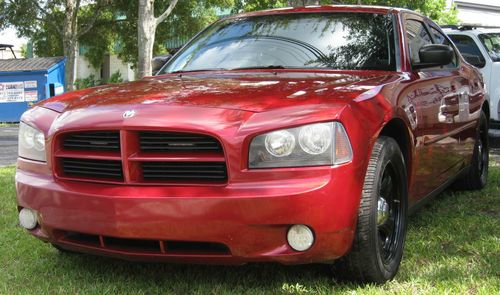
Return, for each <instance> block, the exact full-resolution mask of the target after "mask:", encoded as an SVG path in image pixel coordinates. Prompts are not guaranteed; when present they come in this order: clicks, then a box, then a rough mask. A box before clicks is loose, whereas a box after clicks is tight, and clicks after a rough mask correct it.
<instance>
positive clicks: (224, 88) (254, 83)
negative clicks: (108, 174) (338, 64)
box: [40, 72, 401, 113]
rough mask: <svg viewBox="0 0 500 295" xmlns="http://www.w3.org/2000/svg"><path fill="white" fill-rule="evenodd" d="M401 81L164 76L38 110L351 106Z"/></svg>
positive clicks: (349, 75) (390, 76)
mask: <svg viewBox="0 0 500 295" xmlns="http://www.w3.org/2000/svg"><path fill="white" fill-rule="evenodd" d="M400 78H401V77H400V76H399V75H398V74H395V73H389V72H369V73H366V72H323V73H311V72H291V73H290V72H264V73H262V72H259V73H220V72H219V73H210V75H208V74H207V73H196V74H192V75H184V76H182V75H164V76H157V77H149V78H145V79H142V80H139V81H135V82H130V83H124V84H117V85H106V86H100V87H96V88H90V89H85V90H81V91H74V92H69V93H66V94H63V95H61V96H58V97H54V98H52V99H49V100H46V101H44V102H42V103H41V104H40V106H42V107H45V108H48V109H52V110H54V111H57V112H64V111H72V110H77V109H88V108H102V107H106V108H108V107H113V106H120V107H123V106H126V105H136V106H137V105H146V104H147V105H161V106H187V107H189V106H192V107H206V108H222V109H232V110H242V111H250V112H256V113H258V112H264V111H269V110H273V109H276V108H281V107H287V106H294V107H296V106H300V105H310V104H317V103H325V102H333V103H336V104H338V103H339V102H340V101H350V100H352V99H353V98H356V97H357V96H359V95H360V94H361V93H364V92H366V91H369V90H371V89H373V88H374V87H380V86H381V85H384V84H387V83H390V82H394V81H396V80H398V79H400Z"/></svg>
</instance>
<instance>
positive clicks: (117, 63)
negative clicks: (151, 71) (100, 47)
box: [76, 54, 135, 81]
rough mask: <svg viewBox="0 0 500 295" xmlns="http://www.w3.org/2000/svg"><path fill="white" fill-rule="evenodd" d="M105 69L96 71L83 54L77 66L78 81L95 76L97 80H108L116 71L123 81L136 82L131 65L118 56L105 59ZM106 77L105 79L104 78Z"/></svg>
mask: <svg viewBox="0 0 500 295" xmlns="http://www.w3.org/2000/svg"><path fill="white" fill-rule="evenodd" d="M105 59H107V60H105V62H104V64H103V67H104V68H103V69H102V71H101V69H96V68H94V67H92V65H91V64H90V63H89V62H88V60H87V59H86V58H85V56H84V55H83V54H81V55H78V58H77V65H76V79H85V78H87V77H89V76H90V75H94V76H95V78H96V79H108V78H109V75H112V74H113V73H115V72H116V71H120V73H121V75H122V79H123V81H134V80H135V73H134V71H133V70H132V68H131V65H129V64H126V63H124V62H123V61H122V60H120V59H119V58H118V56H116V55H110V56H106V57H105ZM102 75H104V77H103V76H102Z"/></svg>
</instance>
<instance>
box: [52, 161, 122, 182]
mask: <svg viewBox="0 0 500 295" xmlns="http://www.w3.org/2000/svg"><path fill="white" fill-rule="evenodd" d="M61 166H62V170H63V173H64V175H65V176H70V177H83V178H91V179H99V178H103V179H109V180H118V181H123V170H122V162H121V161H114V160H96V159H92V160H87V159H73V158H61Z"/></svg>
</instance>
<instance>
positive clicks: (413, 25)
mask: <svg viewBox="0 0 500 295" xmlns="http://www.w3.org/2000/svg"><path fill="white" fill-rule="evenodd" d="M404 27H405V28H404V32H405V36H404V38H405V40H406V42H405V43H406V45H407V48H406V52H407V54H406V55H407V59H408V60H409V61H408V64H410V65H414V64H418V63H420V57H419V50H420V49H421V48H422V47H423V46H425V45H427V44H433V43H436V40H435V38H434V37H433V36H432V34H431V33H430V28H429V26H428V25H427V24H426V20H425V19H424V18H422V17H420V16H417V15H414V14H406V16H405V18H404ZM467 92H468V84H467V80H466V79H464V78H463V77H461V75H460V71H459V68H458V64H457V59H456V58H455V61H454V62H453V63H452V64H450V65H447V66H444V67H432V68H421V69H416V68H415V69H413V67H412V69H411V71H410V80H409V82H408V85H407V87H406V88H405V91H404V92H403V95H404V96H405V97H404V98H403V99H405V100H406V101H407V102H408V105H410V106H411V107H410V108H409V109H410V110H412V112H413V113H412V114H411V115H412V116H413V117H414V126H413V127H414V130H413V131H414V136H415V139H416V148H415V154H414V165H413V167H412V169H413V180H412V184H413V185H412V187H410V196H411V198H410V205H411V204H412V203H415V202H417V201H418V200H419V199H421V198H422V197H424V196H426V195H428V194H429V193H431V192H433V191H434V190H436V189H437V188H439V186H441V185H442V184H444V183H445V182H446V180H447V179H449V178H450V177H451V176H453V175H454V174H456V173H457V171H458V170H459V169H460V168H461V166H462V165H463V163H462V162H463V159H462V156H460V155H459V138H458V137H456V136H455V135H456V133H457V132H459V127H460V125H459V124H457V116H458V115H459V114H460V103H464V102H465V95H467ZM462 96H463V97H462Z"/></svg>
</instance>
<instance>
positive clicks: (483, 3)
mask: <svg viewBox="0 0 500 295" xmlns="http://www.w3.org/2000/svg"><path fill="white" fill-rule="evenodd" d="M452 3H454V4H455V6H456V9H457V10H458V18H459V19H460V23H462V24H471V25H481V26H492V27H500V21H499V20H500V1H487V0H454V1H452Z"/></svg>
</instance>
